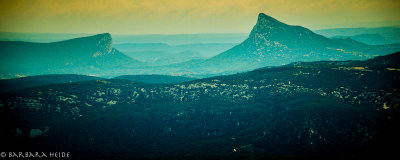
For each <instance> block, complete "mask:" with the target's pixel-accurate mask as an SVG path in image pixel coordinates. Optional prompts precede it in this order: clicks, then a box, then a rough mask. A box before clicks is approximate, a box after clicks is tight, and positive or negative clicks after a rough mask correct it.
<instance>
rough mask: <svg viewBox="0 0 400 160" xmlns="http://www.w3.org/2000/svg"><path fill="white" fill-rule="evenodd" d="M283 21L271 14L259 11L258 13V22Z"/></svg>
mask: <svg viewBox="0 0 400 160" xmlns="http://www.w3.org/2000/svg"><path fill="white" fill-rule="evenodd" d="M259 22H260V23H282V22H279V21H278V20H276V19H275V18H272V17H271V16H268V15H266V14H264V13H259V14H258V19H257V23H259Z"/></svg>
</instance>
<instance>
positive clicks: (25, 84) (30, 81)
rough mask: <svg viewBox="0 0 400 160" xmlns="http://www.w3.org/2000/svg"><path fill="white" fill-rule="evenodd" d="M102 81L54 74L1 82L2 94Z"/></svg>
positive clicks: (80, 76) (90, 77)
mask: <svg viewBox="0 0 400 160" xmlns="http://www.w3.org/2000/svg"><path fill="white" fill-rule="evenodd" d="M101 79H103V78H99V77H93V76H85V75H76V74H54V75H40V76H31V77H22V78H14V79H2V80H0V92H10V91H16V90H20V89H25V88H31V87H37V86H44V85H48V84H58V83H72V82H81V81H91V80H101Z"/></svg>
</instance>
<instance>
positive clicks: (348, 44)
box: [0, 13, 400, 78]
mask: <svg viewBox="0 0 400 160" xmlns="http://www.w3.org/2000/svg"><path fill="white" fill-rule="evenodd" d="M214 36H216V38H218V35H214ZM189 37H190V36H189ZM180 38H183V39H181V40H184V39H185V36H181V37H180ZM198 38H200V39H201V35H198ZM208 38H210V37H208ZM186 39H187V37H186ZM205 39H207V37H206V38H205ZM205 39H204V40H205ZM229 42H231V41H229V40H228V41H227V44H228V45H232V43H229ZM209 43H210V44H207V45H209V46H208V47H210V48H212V47H215V48H217V49H218V50H220V51H223V52H222V53H221V54H218V55H216V56H214V57H211V58H208V59H203V58H204V57H202V56H200V54H203V55H204V53H200V52H199V53H197V52H193V51H191V50H190V48H194V47H196V45H194V44H186V45H176V46H171V45H167V44H164V43H154V44H137V43H129V44H118V45H117V46H118V48H121V49H122V50H125V51H126V52H127V54H129V55H130V56H127V55H126V54H123V53H121V52H119V51H118V50H116V49H114V48H113V47H114V46H113V43H112V38H111V35H110V34H107V33H106V34H99V35H95V36H90V37H83V38H76V39H71V40H67V41H60V42H52V43H30V42H10V41H4V42H0V58H1V60H0V62H1V64H2V66H0V76H1V77H2V78H14V77H18V76H27V75H42V74H85V75H96V76H101V77H108V78H109V77H115V76H120V75H132V74H137V75H143V74H161V75H175V76H182V75H183V76H188V77H208V76H213V75H221V74H232V73H237V72H245V71H249V70H254V69H257V68H260V67H265V66H280V65H285V64H289V63H292V62H296V61H308V62H309V61H320V60H330V61H337V60H365V59H368V58H372V57H374V56H378V55H386V54H389V53H394V52H396V51H399V50H400V44H390V45H366V44H364V43H360V42H358V41H355V40H353V39H338V38H336V39H329V38H326V37H324V36H321V35H318V34H316V33H314V32H312V31H311V30H308V29H306V28H304V27H301V26H291V25H287V24H284V23H282V22H280V21H278V20H276V19H274V18H272V17H270V16H268V15H265V14H263V13H260V14H259V16H258V20H257V24H256V25H255V26H254V27H253V30H252V31H251V33H250V34H249V36H248V38H247V39H246V40H245V41H244V42H242V43H240V44H238V45H236V46H234V47H233V48H231V49H228V47H227V46H224V44H219V43H218V44H217V45H215V46H212V44H211V42H209ZM151 48H153V49H152V50H147V49H151ZM156 48H158V49H159V51H157V50H158V49H156ZM200 48H201V49H197V50H206V49H205V48H207V46H206V45H205V46H201V47H200ZM225 49H227V50H226V51H224V50H225ZM146 50H147V51H146ZM170 50H175V51H170ZM179 50H182V51H181V52H179ZM155 51H156V52H155ZM203 52H204V51H203ZM164 55H165V56H164ZM209 55H210V54H209ZM138 59H140V60H142V61H143V62H141V61H139V60H138Z"/></svg>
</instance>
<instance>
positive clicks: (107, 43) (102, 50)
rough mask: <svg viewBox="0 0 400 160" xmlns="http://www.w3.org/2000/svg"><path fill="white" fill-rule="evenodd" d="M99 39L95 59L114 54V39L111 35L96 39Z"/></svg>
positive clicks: (107, 34) (101, 35)
mask: <svg viewBox="0 0 400 160" xmlns="http://www.w3.org/2000/svg"><path fill="white" fill-rule="evenodd" d="M94 38H96V39H97V41H96V44H95V45H96V47H95V48H96V49H97V51H96V52H95V53H94V54H93V57H98V56H102V55H106V54H114V51H113V45H112V38H111V35H110V34H109V33H104V34H99V35H96V37H94Z"/></svg>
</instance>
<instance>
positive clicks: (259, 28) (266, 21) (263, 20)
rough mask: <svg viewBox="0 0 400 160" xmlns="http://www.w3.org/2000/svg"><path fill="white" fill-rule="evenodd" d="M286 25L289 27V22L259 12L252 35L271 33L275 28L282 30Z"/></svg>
mask: <svg viewBox="0 0 400 160" xmlns="http://www.w3.org/2000/svg"><path fill="white" fill-rule="evenodd" d="M286 27H288V25H287V24H285V23H282V22H280V21H278V20H276V19H275V18H272V17H271V16H268V15H266V14H264V13H260V14H258V19H257V24H256V25H255V26H254V28H253V30H252V31H251V33H250V36H252V35H255V34H265V33H270V32H271V31H273V30H275V31H277V30H280V29H281V28H286Z"/></svg>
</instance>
